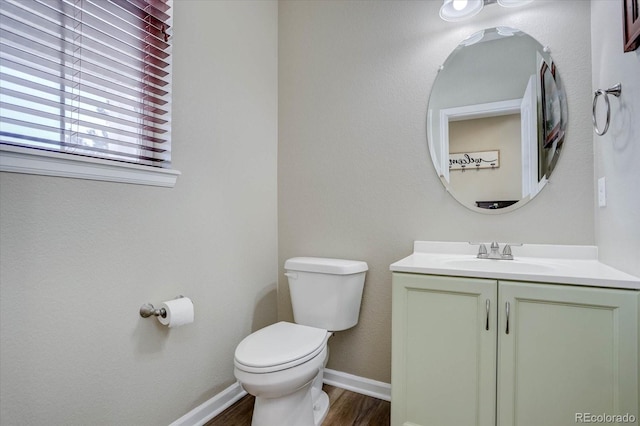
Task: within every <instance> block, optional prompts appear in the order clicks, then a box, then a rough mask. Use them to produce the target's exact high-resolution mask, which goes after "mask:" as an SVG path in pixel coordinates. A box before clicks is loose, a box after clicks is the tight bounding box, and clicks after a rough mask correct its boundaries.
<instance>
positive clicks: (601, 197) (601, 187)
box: [598, 176, 607, 207]
mask: <svg viewBox="0 0 640 426" xmlns="http://www.w3.org/2000/svg"><path fill="white" fill-rule="evenodd" d="M606 186H607V184H606V181H605V178H604V176H603V177H601V178H600V179H598V206H600V207H605V206H606V205H607V188H606Z"/></svg>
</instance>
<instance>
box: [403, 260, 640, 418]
mask: <svg viewBox="0 0 640 426" xmlns="http://www.w3.org/2000/svg"><path fill="white" fill-rule="evenodd" d="M639 305H640V292H639V291H637V290H620V289H611V288H607V289H605V288H594V287H582V286H575V285H557V284H541V283H530V282H515V281H500V280H493V279H484V278H483V279H477V278H465V277H447V276H438V275H422V274H413V273H398V272H396V273H394V274H393V314H392V320H393V325H392V336H393V338H392V340H393V342H392V377H391V380H392V387H391V390H392V393H391V399H392V401H391V425H392V426H400V425H424V426H431V425H438V426H447V425H451V426H461V425H480V426H489V425H492V426H495V425H499V426H529V425H531V426H540V425H553V426H562V425H575V424H577V423H580V421H577V420H579V419H578V418H577V417H576V416H581V415H582V416H583V418H584V416H587V415H625V414H628V415H631V416H635V419H636V420H635V421H636V423H635V424H637V421H638V420H637V419H638V415H639V413H638V405H639V393H638V388H639V371H638V370H639V368H638V351H639V345H640V343H639V334H638V331H639V326H638V322H639V317H638V311H639ZM610 423H611V422H610ZM614 424H615V422H614ZM632 424H634V423H632Z"/></svg>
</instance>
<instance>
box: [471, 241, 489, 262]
mask: <svg viewBox="0 0 640 426" xmlns="http://www.w3.org/2000/svg"><path fill="white" fill-rule="evenodd" d="M469 244H471V245H472V246H479V247H478V257H479V258H484V257H487V256H488V254H487V246H486V245H485V243H474V242H472V241H469Z"/></svg>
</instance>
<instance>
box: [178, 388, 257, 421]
mask: <svg viewBox="0 0 640 426" xmlns="http://www.w3.org/2000/svg"><path fill="white" fill-rule="evenodd" d="M246 394H247V392H246V391H245V390H244V389H242V386H240V383H238V382H235V383H234V384H232V385H231V386H229V387H228V388H226V389H225V390H223V391H222V392H220V393H219V394H217V395H215V396H214V397H213V398H211V399H209V400H208V401H205V402H203V403H202V404H200V405H199V406H197V407H196V408H194V409H193V410H191V411H189V412H188V413H187V414H185V415H184V416H182V417H180V418H179V419H178V420H176V421H175V422H173V423H171V424H170V425H169V426H202V425H204V424H205V423H207V422H208V421H209V420H211V419H212V418H214V417H215V416H217V415H218V414H220V413H222V412H223V411H224V410H226V409H227V408H229V407H230V406H231V405H233V404H234V403H235V402H236V401H238V400H239V399H240V398H242V397H243V396H245V395H246Z"/></svg>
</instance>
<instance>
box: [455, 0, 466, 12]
mask: <svg viewBox="0 0 640 426" xmlns="http://www.w3.org/2000/svg"><path fill="white" fill-rule="evenodd" d="M467 4H469V2H468V1H467V0H453V8H454V9H455V10H464V8H465V7H467Z"/></svg>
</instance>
